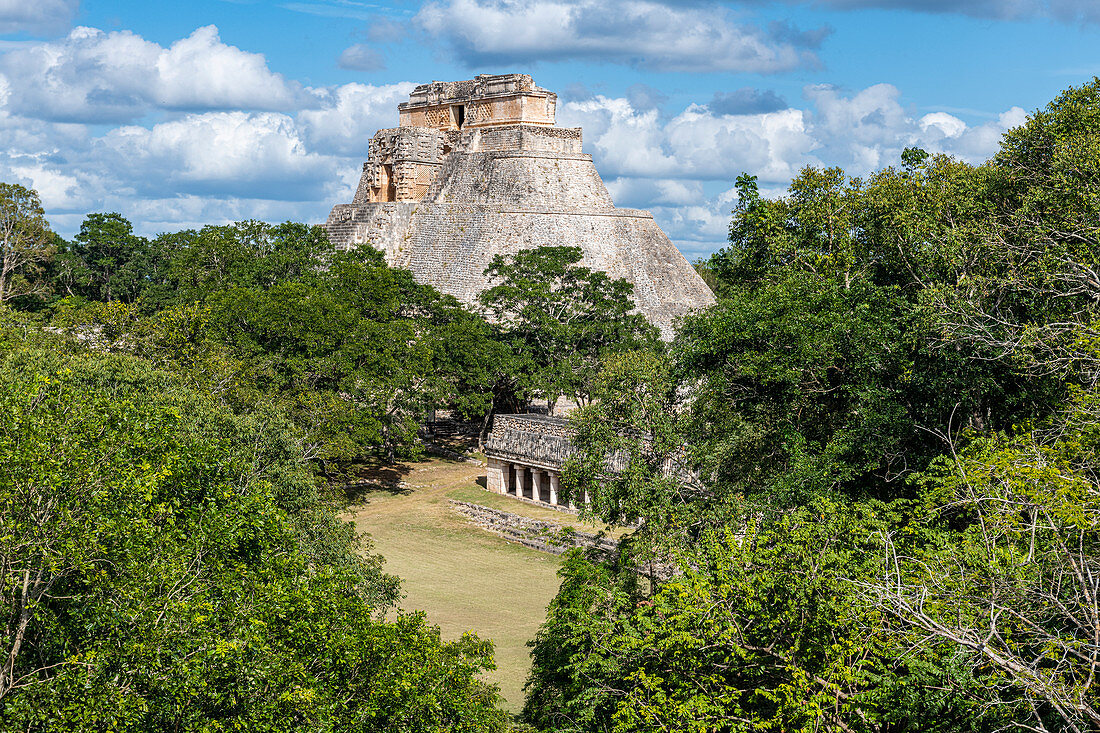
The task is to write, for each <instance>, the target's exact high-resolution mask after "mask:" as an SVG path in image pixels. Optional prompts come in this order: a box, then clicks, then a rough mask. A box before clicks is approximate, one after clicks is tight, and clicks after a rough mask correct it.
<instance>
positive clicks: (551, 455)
mask: <svg viewBox="0 0 1100 733" xmlns="http://www.w3.org/2000/svg"><path fill="white" fill-rule="evenodd" d="M572 436H573V429H572V428H570V427H569V421H568V420H565V419H564V418H560V417H547V416H546V415H494V416H493V429H492V430H491V431H490V432H489V436H488V437H487V438H486V440H485V455H486V456H487V457H489V458H498V459H500V460H503V461H510V462H515V463H522V464H524V465H527V466H540V467H542V468H548V469H551V470H555V471H560V470H561V468H562V467H563V466H564V465H565V461H566V459H568V457H569V455H570V454H571V453H572V452H573V445H572V443H571V441H570V438H572Z"/></svg>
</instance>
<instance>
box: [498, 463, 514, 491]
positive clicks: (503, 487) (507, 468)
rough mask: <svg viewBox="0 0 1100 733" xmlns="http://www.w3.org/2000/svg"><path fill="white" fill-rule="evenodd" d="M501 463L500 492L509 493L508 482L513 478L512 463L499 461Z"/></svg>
mask: <svg viewBox="0 0 1100 733" xmlns="http://www.w3.org/2000/svg"><path fill="white" fill-rule="evenodd" d="M497 463H499V464H500V493H502V494H507V493H508V484H509V483H510V482H511V480H512V464H511V463H508V462H507V461H497Z"/></svg>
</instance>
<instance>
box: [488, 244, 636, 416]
mask: <svg viewBox="0 0 1100 733" xmlns="http://www.w3.org/2000/svg"><path fill="white" fill-rule="evenodd" d="M581 257H582V252H581V249H580V248H579V247H538V248H535V249H528V250H521V251H520V252H518V253H516V254H515V255H514V256H513V257H511V258H508V259H506V258H505V257H503V256H502V255H497V256H496V257H494V258H493V260H492V262H490V263H489V266H488V267H487V268H486V269H485V275H487V276H489V277H490V278H494V279H497V280H499V282H498V283H497V284H496V285H494V286H493V287H491V288H488V289H486V290H485V291H484V292H483V293H482V294H481V296H480V300H481V303H482V305H483V306H485V308H486V309H487V311H488V312H489V313H490V314H491V315H492V317H493V318H494V319H495V321H496V322H497V323H498V324H500V327H501V329H502V330H503V332H504V333H505V335H506V336H507V337H508V339H509V341H510V342H511V343H512V344H514V346H515V348H516V349H517V350H519V351H521V352H522V353H523V354H525V355H526V356H527V357H528V358H529V359H530V363H531V368H532V373H531V374H530V377H529V378H530V381H531V385H532V387H534V388H535V389H537V390H539V391H541V392H542V393H543V394H544V395H545V396H546V397H547V399H548V400H549V401H550V402H551V403H552V402H553V398H556V397H557V396H559V395H562V394H565V395H568V396H570V397H572V398H573V399H574V400H575V401H576V402H578V403H581V404H583V403H585V402H587V401H588V398H589V392H590V385H591V382H592V379H593V378H594V376H595V373H596V371H597V370H598V368H599V363H600V359H601V358H602V357H603V356H604V355H606V354H608V353H612V352H616V351H630V350H634V349H637V348H640V347H643V346H650V347H653V346H655V345H656V343H657V331H656V329H655V328H654V327H653V326H652V325H650V324H649V323H647V322H646V320H645V318H644V317H643V316H641V315H639V314H636V313H632V312H631V311H632V310H633V308H634V303H633V301H632V300H631V294H632V292H633V289H634V288H633V285H631V284H630V283H629V282H628V281H626V280H622V279H617V280H616V279H612V278H610V277H608V276H607V275H606V274H605V273H602V272H598V271H594V270H590V269H589V268H587V267H583V266H581V265H579V264H578V263H579V262H580V261H581Z"/></svg>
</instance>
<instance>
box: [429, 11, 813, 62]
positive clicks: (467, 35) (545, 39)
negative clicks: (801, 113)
mask: <svg viewBox="0 0 1100 733" xmlns="http://www.w3.org/2000/svg"><path fill="white" fill-rule="evenodd" d="M414 22H415V23H416V24H417V25H418V26H419V27H420V28H421V29H422V30H424V31H425V32H426V33H428V34H429V35H430V36H432V37H433V38H435V39H437V40H439V41H443V42H445V43H446V44H448V45H449V46H450V48H451V50H452V51H453V52H454V55H455V56H456V57H457V58H458V59H459V60H460V61H461V62H463V63H465V64H467V65H468V66H471V67H473V66H483V65H488V64H505V63H531V62H535V61H562V60H575V59H578V58H587V59H593V60H597V61H600V62H611V63H619V64H627V65H629V66H634V67H637V68H644V69H653V70H660V71H692V72H701V71H736V72H760V73H769V72H778V71H788V70H790V69H795V68H799V67H803V66H816V65H818V64H819V60H818V58H817V55H816V53H815V50H816V49H817V47H818V46H819V45H820V43H821V41H822V40H823V39H824V37H825V36H826V35H828V30H827V29H825V28H822V29H817V30H813V31H807V32H802V31H798V30H797V29H795V28H793V27H791V26H789V25H787V24H783V23H779V24H774V23H773V24H770V25H768V26H767V27H763V28H762V27H758V26H755V25H752V24H749V23H740V22H737V20H736V19H735V18H734V17H733V16H732V15H731V13H730V12H729V10H727V9H726V8H725V7H724V6H722V5H721V4H717V3H715V4H708V5H696V4H689V5H676V4H665V3H661V2H655V1H653V0H610V1H603V0H436V1H434V2H428V3H427V4H425V5H424V6H423V7H422V8H421V9H420V11H419V13H417V15H416V17H415V19H414Z"/></svg>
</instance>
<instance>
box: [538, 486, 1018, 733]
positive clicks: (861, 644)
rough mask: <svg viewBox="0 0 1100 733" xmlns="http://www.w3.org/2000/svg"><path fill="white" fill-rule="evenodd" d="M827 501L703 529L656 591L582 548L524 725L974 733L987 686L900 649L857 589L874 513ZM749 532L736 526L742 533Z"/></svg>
mask: <svg viewBox="0 0 1100 733" xmlns="http://www.w3.org/2000/svg"><path fill="white" fill-rule="evenodd" d="M875 509H876V508H874V507H869V506H865V507H857V508H855V509H853V510H851V511H849V510H847V509H845V508H844V507H843V506H841V505H837V504H831V503H829V502H817V503H815V504H813V505H812V506H808V507H805V508H803V509H800V510H797V511H794V512H791V513H790V514H788V515H786V516H784V517H782V518H781V519H778V520H777V521H771V520H765V519H761V518H754V517H752V516H751V514H750V513H742V514H740V515H739V516H738V517H731V520H732V521H731V524H732V526H731V527H730V528H728V529H725V530H717V531H708V532H704V533H703V534H702V535H700V537H699V538H698V539H697V541H696V542H695V543H693V544H692V546H691V547H690V548H685V549H684V550H683V551H682V552H681V553H680V554H679V557H678V558H677V559H676V562H675V572H674V573H673V575H672V577H671V578H670V579H669V580H668V581H666V582H664V583H661V584H660V585H659V586H658V587H657V588H655V589H654V590H653V591H652V593H646V592H645V590H646V586H647V584H646V583H644V582H639V580H638V577H637V575H636V573H635V572H634V571H633V569H632V568H629V567H628V566H627V567H623V566H618V567H616V566H612V567H608V565H607V564H606V563H602V562H596V561H593V560H590V559H587V558H584V557H583V556H582V555H581V554H580V552H579V551H575V552H574V553H573V554H572V555H571V556H570V557H569V558H567V560H566V561H565V563H564V564H563V566H562V570H561V571H560V575H561V576H562V586H561V590H560V591H559V593H558V595H557V597H556V598H555V599H554V600H553V601H552V602H551V604H550V608H549V609H548V612H547V620H546V622H545V624H544V625H543V626H542V628H541V629H540V630H539V633H538V635H537V636H536V638H535V640H534V642H532V661H533V664H532V671H531V675H530V677H529V681H528V684H527V690H528V698H527V703H526V706H525V707H524V716H525V718H526V719H527V720H528V721H529V722H531V723H533V724H535V725H536V726H539V727H541V728H543V729H545V730H555V731H570V732H572V731H615V733H626V732H627V731H639V732H640V731H652V730H682V731H692V732H695V733H713V732H717V731H722V732H731V733H732V732H733V731H759V730H787V731H807V732H808V731H838V732H839V731H849V732H850V731H867V732H871V731H875V732H880V733H886V732H887V731H906V730H914V731H967V730H990V729H993V728H995V727H996V726H997V725H998V724H999V723H1003V722H1004V720H1005V718H1004V715H1003V711H1002V710H1000V709H997V708H993V709H989V710H986V709H985V708H984V707H983V703H984V699H983V696H982V694H981V691H982V689H983V687H982V685H983V683H984V681H985V679H984V676H983V675H980V674H975V673H973V672H971V671H970V670H969V669H968V667H967V664H966V663H965V662H966V660H965V659H963V660H960V659H958V658H957V657H955V656H954V655H953V654H952V653H951V652H950V651H948V652H947V653H946V654H944V653H939V652H932V653H929V652H927V651H925V650H923V649H920V648H916V649H913V648H906V647H905V646H904V645H901V644H898V643H897V641H896V636H895V633H896V632H895V630H894V629H891V628H890V626H889V623H888V622H889V616H888V615H886V614H884V613H883V612H881V611H880V610H879V609H878V608H876V607H875V606H873V605H868V604H866V603H864V602H863V601H864V599H863V597H862V594H861V593H860V592H859V587H858V585H857V583H856V582H853V580H859V579H865V578H870V577H873V573H874V571H875V570H876V569H877V563H878V556H877V555H876V552H875V550H876V549H877V536H876V535H877V532H878V531H880V530H882V529H883V528H885V527H886V526H888V525H889V523H890V521H891V519H889V518H888V517H887V515H886V514H885V513H884V512H883V511H882V509H883V508H882V507H881V506H880V507H877V510H878V511H877V516H876V512H875ZM738 520H739V521H738Z"/></svg>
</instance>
